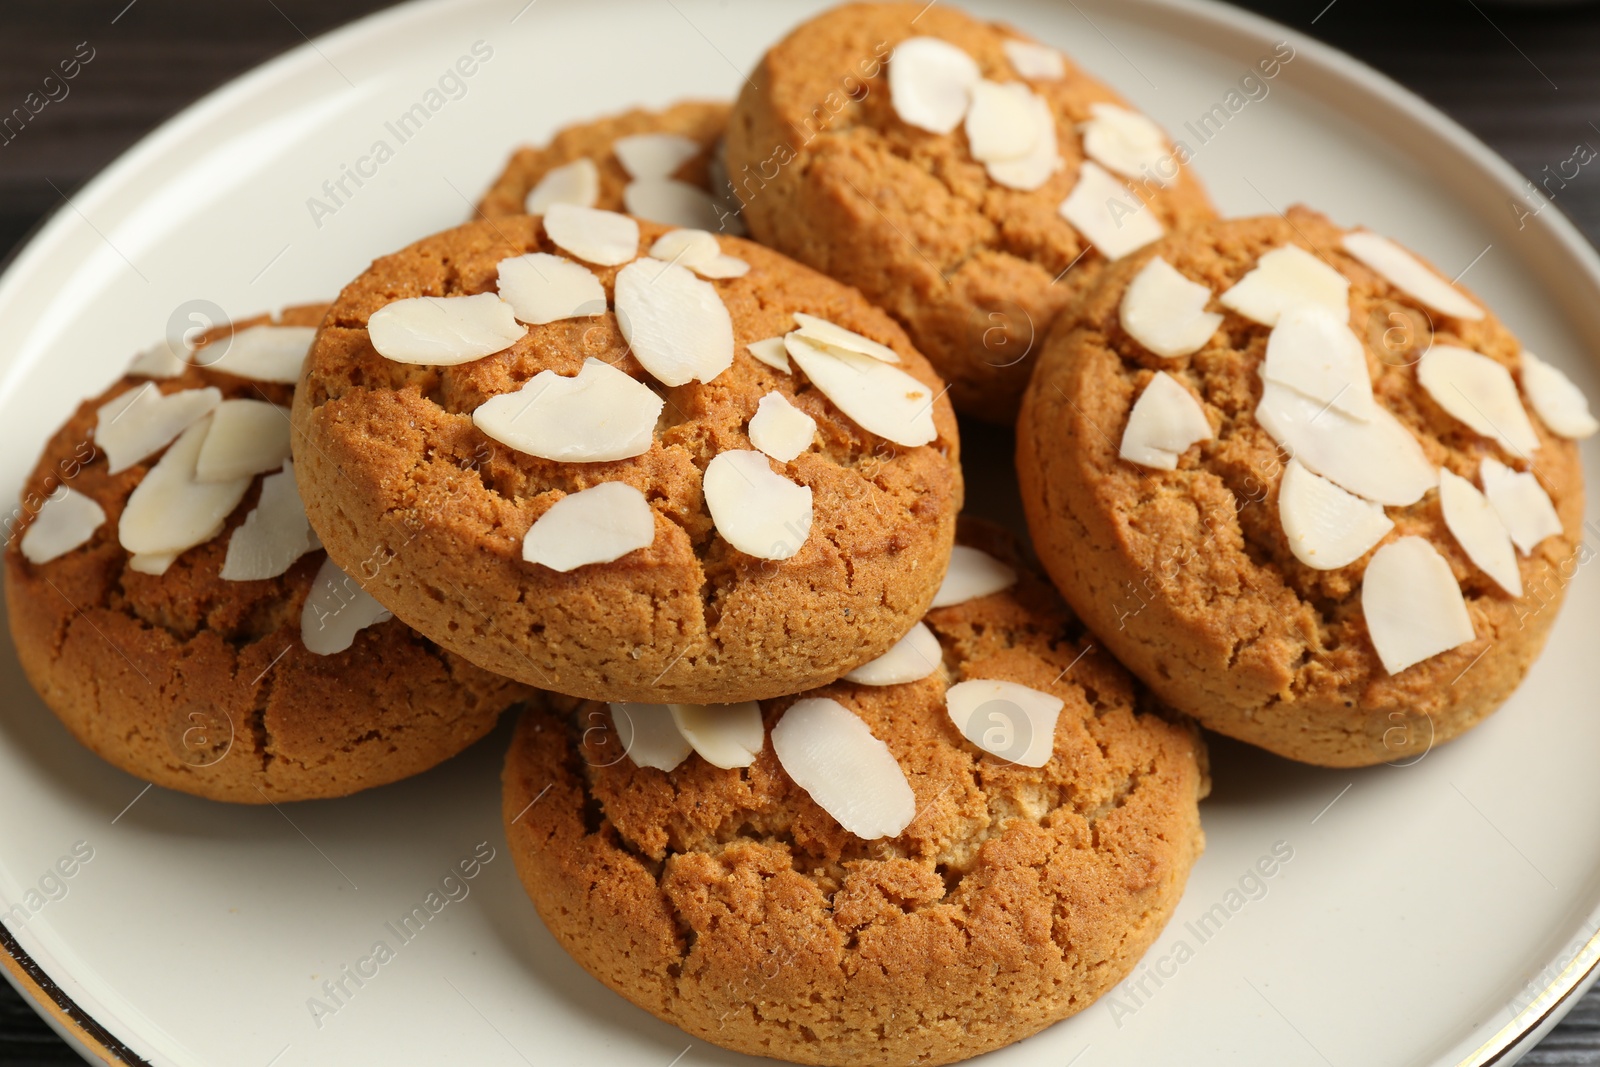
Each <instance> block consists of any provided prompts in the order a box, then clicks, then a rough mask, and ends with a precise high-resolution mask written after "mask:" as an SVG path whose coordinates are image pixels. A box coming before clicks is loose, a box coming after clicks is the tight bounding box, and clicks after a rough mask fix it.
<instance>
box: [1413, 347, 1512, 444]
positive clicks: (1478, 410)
mask: <svg viewBox="0 0 1600 1067" xmlns="http://www.w3.org/2000/svg"><path fill="white" fill-rule="evenodd" d="M1417 381H1419V382H1421V383H1422V387H1423V388H1424V389H1426V390H1427V391H1428V395H1429V396H1431V397H1433V399H1434V400H1435V401H1436V402H1437V403H1438V405H1439V406H1440V407H1442V408H1444V409H1445V411H1446V412H1448V413H1449V414H1450V415H1451V416H1452V417H1454V418H1456V419H1459V420H1460V421H1461V422H1464V423H1466V424H1467V426H1468V427H1470V428H1471V429H1472V430H1473V431H1474V432H1476V433H1480V434H1482V435H1483V436H1485V437H1490V438H1493V439H1494V440H1496V441H1499V442H1500V444H1501V446H1502V447H1504V448H1505V449H1506V450H1507V451H1509V452H1510V453H1512V454H1513V455H1516V456H1521V457H1523V458H1524V459H1526V458H1527V457H1529V456H1531V455H1533V454H1534V453H1535V452H1537V451H1538V450H1539V435H1538V433H1536V432H1535V431H1534V428H1533V423H1532V422H1530V421H1529V420H1528V413H1527V411H1526V410H1524V409H1523V407H1522V396H1521V394H1519V393H1518V392H1517V383H1516V382H1515V381H1513V380H1512V378H1511V372H1510V371H1508V370H1506V369H1505V367H1503V366H1501V365H1500V364H1498V363H1496V362H1495V361H1494V360H1492V359H1490V358H1489V357H1488V356H1485V355H1483V354H1481V353H1478V352H1473V351H1471V350H1469V349H1465V348H1456V347H1455V346H1453V345H1434V346H1433V347H1432V348H1430V349H1428V351H1427V352H1425V353H1423V356H1422V359H1421V361H1420V362H1418V364H1417Z"/></svg>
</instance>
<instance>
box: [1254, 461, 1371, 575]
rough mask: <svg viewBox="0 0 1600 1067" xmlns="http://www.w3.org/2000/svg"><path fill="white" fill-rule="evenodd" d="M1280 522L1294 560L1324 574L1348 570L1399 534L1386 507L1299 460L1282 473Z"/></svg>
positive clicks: (1279, 504) (1279, 494) (1279, 495)
mask: <svg viewBox="0 0 1600 1067" xmlns="http://www.w3.org/2000/svg"><path fill="white" fill-rule="evenodd" d="M1278 520H1279V521H1280V522H1281V523H1283V534H1284V536H1285V537H1287V538H1288V539H1289V551H1291V552H1293V553H1294V558H1295V559H1297V560H1299V561H1300V562H1301V563H1304V564H1305V565H1306V566H1307V567H1313V568H1315V569H1317V570H1319V571H1331V570H1337V569H1339V568H1340V567H1348V566H1349V565H1350V564H1352V563H1354V562H1355V561H1356V560H1358V559H1360V558H1361V557H1362V556H1364V555H1366V554H1367V553H1368V552H1370V551H1371V550H1372V546H1373V545H1376V544H1377V543H1378V542H1379V541H1382V540H1383V539H1384V537H1385V536H1387V535H1388V533H1389V531H1390V530H1392V529H1394V523H1393V522H1391V521H1390V520H1389V517H1388V516H1387V515H1385V514H1384V513H1383V505H1381V504H1374V503H1372V501H1370V500H1363V499H1361V498H1360V497H1358V496H1356V495H1355V494H1354V493H1347V492H1345V491H1344V490H1343V489H1340V488H1339V487H1338V486H1337V485H1334V484H1333V483H1332V482H1330V481H1328V480H1327V479H1326V478H1321V477H1318V476H1317V475H1315V474H1312V473H1311V471H1310V470H1308V469H1307V468H1306V466H1305V464H1303V463H1301V462H1300V461H1299V460H1297V459H1291V460H1290V461H1289V463H1288V465H1287V466H1286V467H1285V468H1284V470H1283V481H1282V483H1281V484H1280V485H1279V487H1278Z"/></svg>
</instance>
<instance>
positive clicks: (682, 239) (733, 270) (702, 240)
mask: <svg viewBox="0 0 1600 1067" xmlns="http://www.w3.org/2000/svg"><path fill="white" fill-rule="evenodd" d="M650 257H651V258H652V259H660V260H665V261H666V262H668V263H682V264H683V265H684V266H685V267H688V268H689V269H690V270H692V271H694V272H695V273H696V274H698V275H700V277H702V278H717V279H722V278H742V277H744V276H745V275H746V274H749V273H750V264H748V263H746V262H745V261H744V260H742V259H740V258H738V257H737V256H727V255H723V254H722V246H721V245H719V244H718V243H717V239H716V237H715V236H713V235H712V234H711V233H709V232H708V231H706V230H669V231H667V232H666V233H664V234H662V235H661V236H660V237H658V238H657V239H656V243H655V244H653V245H651V246H650Z"/></svg>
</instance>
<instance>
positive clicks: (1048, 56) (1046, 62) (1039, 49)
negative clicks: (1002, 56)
mask: <svg viewBox="0 0 1600 1067" xmlns="http://www.w3.org/2000/svg"><path fill="white" fill-rule="evenodd" d="M1000 47H1001V48H1002V49H1004V50H1005V53H1006V58H1007V59H1009V60H1011V66H1012V69H1014V70H1015V71H1016V72H1017V73H1018V74H1020V75H1022V76H1023V77H1024V78H1031V79H1033V80H1034V81H1060V80H1061V79H1062V78H1065V77H1066V76H1067V58H1066V57H1065V56H1063V55H1062V54H1061V53H1060V52H1058V51H1056V50H1055V49H1054V48H1051V47H1049V46H1048V45H1042V44H1038V43H1036V42H1034V41H1018V40H1009V41H1002V42H1001V43H1000Z"/></svg>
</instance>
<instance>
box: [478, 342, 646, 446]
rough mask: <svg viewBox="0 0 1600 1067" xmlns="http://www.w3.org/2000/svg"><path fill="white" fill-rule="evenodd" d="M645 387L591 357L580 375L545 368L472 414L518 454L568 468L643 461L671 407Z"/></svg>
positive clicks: (491, 435) (485, 428) (480, 423)
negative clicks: (569, 465)
mask: <svg viewBox="0 0 1600 1067" xmlns="http://www.w3.org/2000/svg"><path fill="white" fill-rule="evenodd" d="M664 404H665V401H663V400H662V399H661V398H660V397H659V396H656V394H655V393H653V392H651V391H650V388H649V387H648V386H646V385H645V384H644V383H642V382H639V381H637V380H635V379H634V378H631V377H629V376H628V375H627V374H624V373H623V372H622V371H620V370H617V368H615V367H613V366H611V365H610V364H609V363H605V362H602V361H601V360H598V359H594V358H590V359H586V360H584V361H583V367H582V368H581V369H579V371H578V373H577V374H576V375H575V376H573V377H570V378H569V377H564V376H562V375H559V374H557V373H556V372H555V371H552V370H542V371H540V372H539V373H538V374H535V375H534V376H533V377H532V378H530V379H528V380H527V381H526V382H524V383H523V384H522V388H520V389H518V390H517V391H516V392H512V393H501V394H500V395H499V396H494V397H490V398H489V399H488V400H486V401H484V402H483V403H482V404H480V405H479V406H478V409H477V410H476V411H474V412H473V413H472V423H473V425H474V426H476V427H477V428H478V429H480V430H482V431H483V432H484V433H486V434H488V435H489V436H490V437H492V438H494V439H495V440H496V441H499V442H500V443H501V444H503V445H506V446H508V447H510V448H514V449H516V450H517V451H518V452H523V453H526V454H527V455H530V456H538V457H539V458H540V459H553V460H559V461H563V462H567V463H605V462H609V461H611V460H617V459H627V458H629V457H631V456H642V455H644V454H645V453H646V452H648V451H650V445H651V443H652V442H653V441H654V439H655V427H656V420H657V419H658V418H660V417H661V409H662V407H663V406H664Z"/></svg>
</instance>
